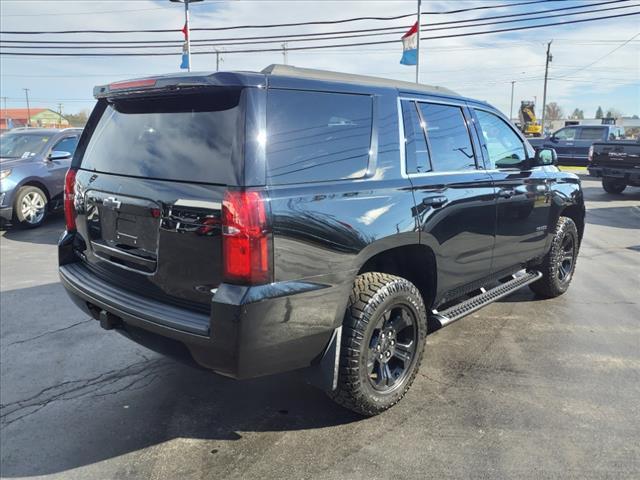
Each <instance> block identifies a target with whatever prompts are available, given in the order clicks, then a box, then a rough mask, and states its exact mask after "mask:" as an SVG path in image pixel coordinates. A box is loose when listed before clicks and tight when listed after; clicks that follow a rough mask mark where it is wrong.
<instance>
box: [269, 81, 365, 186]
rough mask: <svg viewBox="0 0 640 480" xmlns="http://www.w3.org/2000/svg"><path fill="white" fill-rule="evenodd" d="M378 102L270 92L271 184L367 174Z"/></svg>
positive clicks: (345, 96)
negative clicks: (373, 109) (374, 111)
mask: <svg viewBox="0 0 640 480" xmlns="http://www.w3.org/2000/svg"><path fill="white" fill-rule="evenodd" d="M371 123H372V101H371V97H369V96H365V95H350V94H338V93H322V92H305V91H293V90H275V89H274V90H270V91H269V94H268V101H267V146H266V153H267V165H268V167H267V178H268V181H269V183H270V184H271V185H278V184H289V183H305V182H323V181H329V180H340V179H346V178H360V177H363V176H364V175H365V173H366V171H367V167H368V164H369V149H370V145H371Z"/></svg>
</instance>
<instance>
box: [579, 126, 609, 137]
mask: <svg viewBox="0 0 640 480" xmlns="http://www.w3.org/2000/svg"><path fill="white" fill-rule="evenodd" d="M604 130H605V129H604V128H598V127H591V128H589V127H587V128H583V129H582V130H580V139H581V140H600V139H601V138H602V135H603V134H604Z"/></svg>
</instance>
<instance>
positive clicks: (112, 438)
mask: <svg viewBox="0 0 640 480" xmlns="http://www.w3.org/2000/svg"><path fill="white" fill-rule="evenodd" d="M112 360H114V359H112ZM157 362H159V363H156V364H154V365H153V366H151V367H152V371H153V372H154V373H156V372H157V371H158V370H159V368H158V365H162V366H163V368H164V369H166V370H167V372H166V373H165V374H164V375H162V376H160V377H159V378H157V379H156V380H155V381H153V383H152V384H151V385H149V386H147V387H143V388H140V389H139V390H137V391H135V389H136V388H138V385H136V384H135V383H134V384H133V386H132V387H131V390H130V391H128V392H127V391H123V392H117V391H116V392H113V393H109V392H103V393H101V394H96V395H95V396H91V395H88V396H86V397H84V398H83V400H82V405H79V404H78V401H76V402H68V403H67V405H65V404H62V405H58V406H55V407H53V406H52V409H51V412H50V413H49V415H52V416H54V417H57V418H58V420H56V419H55V418H53V419H52V418H47V419H46V420H45V421H43V418H42V417H43V416H44V415H47V413H46V412H43V413H42V415H40V416H38V417H34V418H29V417H27V418H25V419H23V420H21V421H20V422H19V424H18V425H15V427H16V428H19V429H20V430H21V431H22V432H29V438H30V441H28V442H24V443H23V442H21V448H20V451H19V455H20V457H21V458H22V459H23V460H22V461H20V462H15V461H11V462H7V461H6V460H7V459H6V458H5V460H4V461H3V467H2V476H3V478H7V477H26V476H38V475H47V474H53V473H59V472H63V471H66V470H69V469H75V468H79V467H82V466H85V465H92V464H95V463H97V462H102V461H104V460H108V459H112V458H116V457H120V456H122V455H127V454H131V453H136V452H141V451H143V450H145V449H147V448H149V447H153V446H158V445H161V444H163V443H166V442H169V441H171V440H174V439H189V440H204V441H209V442H210V443H207V445H209V446H207V447H206V448H207V449H209V450H210V449H212V448H214V447H216V446H219V445H217V444H216V441H217V442H222V441H240V440H243V438H244V436H245V434H246V433H251V432H281V431H282V432H284V431H295V430H308V429H318V428H326V427H330V426H335V425H342V424H346V423H350V422H355V421H358V420H361V417H359V416H357V415H356V414H354V413H351V412H349V411H347V410H345V409H342V408H341V407H339V406H337V405H335V404H334V403H332V402H331V400H330V399H329V398H328V397H326V396H325V395H324V394H323V393H322V392H320V391H319V390H316V389H314V388H312V387H310V386H307V385H305V384H304V383H302V382H301V381H299V379H298V378H297V376H296V375H295V374H289V375H279V376H274V377H270V378H264V379H258V380H250V381H243V382H237V381H234V380H230V379H225V378H222V377H219V376H217V375H214V374H210V373H208V372H201V371H197V370H195V369H192V368H190V367H187V366H182V365H178V364H174V363H170V361H168V360H164V359H162V360H158V361H157ZM141 385H146V382H143V381H142V380H141ZM283 387H284V388H283ZM101 395H102V398H100V396H101ZM52 439H55V441H52ZM4 440H5V441H3V443H4V444H5V445H8V443H9V442H11V441H12V439H11V436H10V433H7V435H6V437H5V439H4ZM5 442H7V443H5ZM12 450H13V449H12ZM12 453H13V454H14V455H15V454H16V453H17V452H12ZM43 453H46V455H43ZM43 457H44V458H46V459H47V460H46V461H38V460H36V461H34V460H33V459H38V458H43ZM30 459H31V460H30Z"/></svg>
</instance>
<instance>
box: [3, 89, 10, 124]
mask: <svg viewBox="0 0 640 480" xmlns="http://www.w3.org/2000/svg"><path fill="white" fill-rule="evenodd" d="M2 103H3V104H4V126H5V127H7V130H8V129H9V115H7V97H2Z"/></svg>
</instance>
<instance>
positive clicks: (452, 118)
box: [418, 103, 476, 172]
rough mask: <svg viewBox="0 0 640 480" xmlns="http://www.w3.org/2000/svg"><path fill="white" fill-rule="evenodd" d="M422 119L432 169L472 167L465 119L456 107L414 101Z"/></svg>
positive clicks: (472, 156) (443, 169)
mask: <svg viewBox="0 0 640 480" xmlns="http://www.w3.org/2000/svg"><path fill="white" fill-rule="evenodd" d="M418 106H419V108H420V112H421V113H422V119H423V121H424V123H425V129H426V132H427V141H428V146H429V153H430V155H431V163H432V165H433V170H434V171H440V172H449V171H456V170H468V169H475V168H476V159H475V155H474V153H473V147H472V145H471V137H470V136H469V129H468V128H467V122H466V121H465V119H464V114H463V113H462V109H461V108H460V107H456V106H453V105H439V104H435V103H418Z"/></svg>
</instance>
